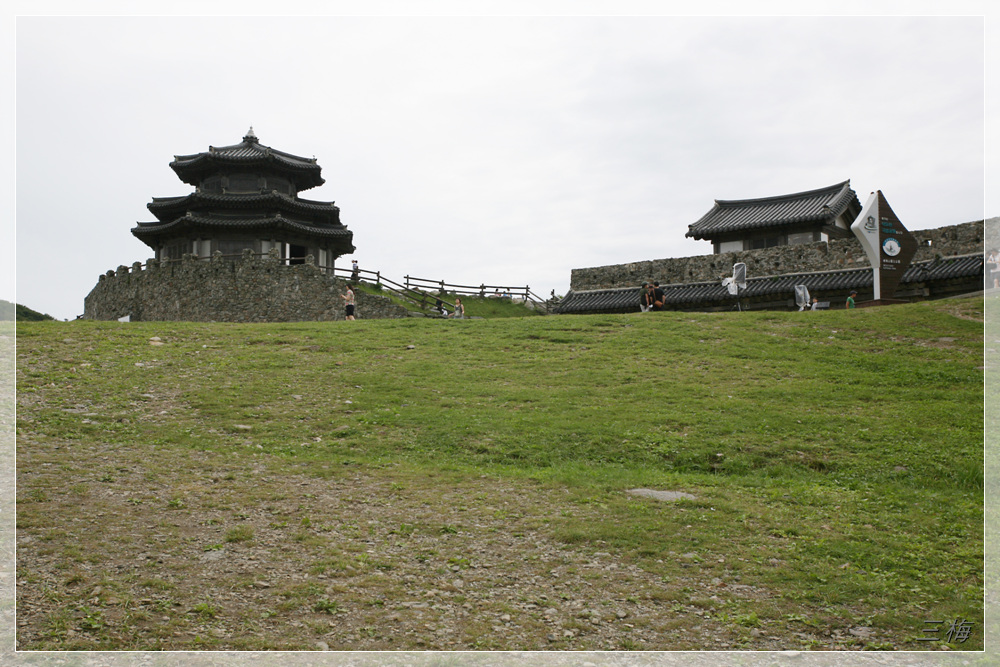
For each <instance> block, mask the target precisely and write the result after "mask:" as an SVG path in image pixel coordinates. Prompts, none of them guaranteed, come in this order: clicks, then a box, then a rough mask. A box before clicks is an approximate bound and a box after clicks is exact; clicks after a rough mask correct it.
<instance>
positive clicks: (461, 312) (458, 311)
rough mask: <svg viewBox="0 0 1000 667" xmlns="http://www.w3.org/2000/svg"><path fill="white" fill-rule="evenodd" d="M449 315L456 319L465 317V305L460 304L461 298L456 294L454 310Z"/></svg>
mask: <svg viewBox="0 0 1000 667" xmlns="http://www.w3.org/2000/svg"><path fill="white" fill-rule="evenodd" d="M451 316H452V317H453V318H454V319H456V320H464V319H465V306H463V305H462V300H461V299H460V298H458V297H457V296H456V297H455V312H454V313H452V314H451Z"/></svg>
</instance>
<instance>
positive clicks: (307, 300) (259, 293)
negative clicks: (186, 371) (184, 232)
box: [83, 253, 408, 322]
mask: <svg viewBox="0 0 1000 667" xmlns="http://www.w3.org/2000/svg"><path fill="white" fill-rule="evenodd" d="M310 259H311V258H308V257H307V258H306V263H305V264H298V265H293V266H286V265H284V264H282V263H281V262H280V261H279V260H278V259H277V258H276V257H271V258H263V259H258V258H254V257H252V256H250V255H249V253H245V254H244V257H243V258H242V259H240V260H237V261H232V260H224V259H221V258H220V257H214V258H212V259H211V260H204V259H202V260H199V259H195V258H193V257H191V256H185V257H184V259H182V260H181V261H180V262H177V261H174V262H158V261H156V260H153V259H150V260H147V262H146V266H145V267H143V265H142V264H140V263H139V262H135V263H134V264H133V265H132V266H131V268H130V267H127V266H119V267H118V270H117V271H108V272H107V273H106V274H104V275H102V276H100V279H99V280H98V282H97V285H96V286H95V287H94V289H93V290H91V292H90V294H88V295H87V297H86V298H85V299H84V315H83V316H84V318H85V319H90V320H117V319H121V318H122V317H125V316H128V317H129V318H130V319H131V320H132V321H154V320H158V321H189V322H302V321H327V320H343V319H344V305H343V304H344V300H343V299H342V298H341V295H342V294H343V293H344V289H345V287H346V283H345V282H344V281H343V280H339V279H336V278H334V277H333V276H331V275H328V274H324V273H323V272H322V271H321V270H320V269H319V267H317V266H315V265H314V264H313V263H312V262H311V261H310ZM355 297H356V299H355V301H356V303H357V314H356V316H357V318H358V319H387V318H401V317H406V316H407V315H408V312H407V310H406V309H405V308H402V307H400V306H398V305H396V304H394V303H392V302H391V301H390V300H389V299H387V298H385V297H380V296H374V295H370V294H365V293H363V292H358V291H356V292H355Z"/></svg>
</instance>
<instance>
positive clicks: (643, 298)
mask: <svg viewBox="0 0 1000 667" xmlns="http://www.w3.org/2000/svg"><path fill="white" fill-rule="evenodd" d="M647 310H649V283H643V284H642V287H640V288H639V312H642V313H645V312H646V311H647Z"/></svg>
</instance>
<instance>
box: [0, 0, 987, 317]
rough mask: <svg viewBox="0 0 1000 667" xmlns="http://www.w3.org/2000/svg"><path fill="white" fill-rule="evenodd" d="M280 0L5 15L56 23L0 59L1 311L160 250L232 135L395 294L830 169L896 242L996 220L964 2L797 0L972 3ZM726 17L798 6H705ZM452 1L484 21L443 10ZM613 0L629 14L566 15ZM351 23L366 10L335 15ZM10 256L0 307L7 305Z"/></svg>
mask: <svg viewBox="0 0 1000 667" xmlns="http://www.w3.org/2000/svg"><path fill="white" fill-rule="evenodd" d="M286 4H287V6H288V7H289V8H298V9H300V10H301V11H300V12H299V13H302V14H307V15H309V16H306V17H283V16H278V17H276V16H267V17H241V16H231V15H227V14H229V13H230V12H228V11H222V10H223V9H228V8H230V7H236V8H237V11H244V12H245V11H247V3H240V4H239V5H235V4H230V3H217V4H212V3H196V4H195V3H180V2H178V3H174V4H172V5H168V6H167V5H165V6H163V7H160V8H159V9H160V10H166V8H167V7H170V9H169V11H170V12H173V13H177V12H180V13H187V14H188V15H185V16H167V15H160V16H110V15H105V16H96V15H92V16H87V15H82V14H94V13H95V12H97V11H104V12H105V13H109V14H114V13H122V12H127V13H131V12H133V11H134V10H135V9H136V7H142V6H144V5H140V4H138V3H105V4H100V3H92V2H91V3H87V2H81V3H77V4H74V5H72V7H74V8H75V12H76V13H77V15H76V16H73V17H62V16H58V15H56V14H57V13H58V11H59V10H65V8H66V7H69V5H66V6H65V7H63V6H60V5H58V4H52V5H51V7H50V6H48V5H44V3H33V4H30V5H29V4H24V5H23V7H22V8H21V13H22V14H26V13H28V12H31V13H37V12H38V11H40V8H39V5H42V6H43V7H45V9H44V10H41V11H44V12H45V13H46V14H51V15H47V16H46V15H36V16H24V15H22V16H20V17H18V18H17V19H16V21H13V22H11V24H9V28H10V30H9V31H8V33H7V35H16V46H15V45H14V44H11V43H10V42H12V41H14V40H5V41H7V42H8V43H5V44H4V45H3V46H2V47H0V48H3V49H6V51H5V53H6V55H7V56H8V58H7V60H8V63H9V64H8V67H7V68H6V70H5V73H6V74H7V75H8V79H7V80H8V82H9V84H10V86H9V87H8V90H11V89H13V90H15V91H16V103H15V102H14V101H13V100H11V101H9V102H7V104H6V105H5V107H7V110H8V112H11V111H16V118H15V121H16V124H15V125H13V126H12V129H13V131H9V132H8V135H7V136H5V137H4V141H5V147H7V148H8V149H9V150H8V151H7V152H6V155H8V156H10V155H14V156H15V157H16V163H14V162H13V161H12V160H10V159H8V160H7V161H6V162H4V168H5V169H6V170H7V172H6V174H7V175H8V176H9V177H8V178H7V179H4V180H5V181H6V182H7V183H8V184H9V183H15V182H16V213H15V212H14V210H13V206H12V205H11V204H12V202H13V198H12V197H7V198H5V200H4V201H5V204H6V205H7V206H8V207H9V210H8V216H6V218H7V219H8V220H11V219H16V253H17V255H16V267H17V268H16V300H17V302H18V303H21V304H24V305H26V306H29V307H31V308H33V309H35V310H38V311H41V312H46V313H49V314H51V315H53V316H54V317H57V318H59V319H64V318H65V319H72V318H73V317H75V316H76V315H78V314H81V313H83V300H84V297H85V296H86V295H87V293H88V292H89V291H90V290H91V289H92V288H93V286H94V285H95V284H96V282H97V279H98V275H99V274H101V273H104V272H105V271H107V270H109V269H114V268H116V267H117V266H118V265H120V264H126V265H130V264H131V263H132V262H135V261H141V262H145V260H146V259H147V258H149V257H152V255H153V252H152V250H151V249H149V248H148V247H147V246H145V245H144V244H143V243H141V242H140V241H138V240H137V239H135V238H134V237H133V236H132V234H131V233H130V229H131V228H132V227H134V226H135V224H136V222H138V221H152V220H154V219H155V218H154V217H153V216H152V214H150V213H149V212H148V211H147V210H146V204H147V203H149V202H150V201H151V200H152V198H153V197H167V196H175V195H183V194H187V193H189V192H191V191H192V189H193V188H192V187H191V186H188V185H186V184H184V183H181V181H180V180H179V179H178V178H177V177H176V175H175V174H174V172H173V170H171V169H170V168H169V166H168V165H169V163H170V162H171V160H172V159H173V156H174V155H183V154H190V153H196V152H201V151H205V150H207V149H208V147H209V145H215V146H223V145H228V144H234V143H238V142H239V141H240V140H241V138H242V137H243V135H244V134H245V133H246V131H247V129H248V128H249V127H250V126H251V125H252V126H253V128H254V131H255V133H256V134H257V136H258V137H259V139H260V141H261V143H262V144H264V145H267V146H271V147H273V148H276V149H279V150H283V151H287V152H291V153H295V154H298V155H303V156H306V157H311V156H315V157H316V158H317V159H318V162H319V164H320V166H321V167H322V168H323V176H324V178H325V179H326V184H324V185H323V186H321V187H319V188H314V189H312V190H308V191H306V192H304V193H302V196H303V197H306V198H308V199H314V200H320V201H330V200H336V202H337V205H338V206H340V208H341V220H342V221H343V222H344V223H345V224H346V225H347V226H348V228H349V229H351V230H352V231H353V232H354V245H355V246H356V247H357V251H356V253H355V255H354V256H353V257H356V258H357V259H358V260H359V262H360V264H361V266H362V268H366V269H372V270H381V271H382V272H383V274H384V275H386V276H387V277H389V278H392V279H395V280H402V278H403V276H404V275H406V274H409V275H413V276H419V277H424V278H432V279H444V280H446V281H448V282H451V283H461V284H477V285H478V284H480V283H486V284H500V285H508V284H509V285H511V286H513V285H525V284H528V285H530V286H531V288H532V290H533V291H534V292H535V293H537V294H539V295H542V296H547V295H548V294H549V291H550V290H553V289H554V290H555V291H556V292H557V293H559V294H563V293H565V292H566V291H567V290H568V288H569V280H570V271H571V270H572V269H574V268H581V267H588V266H598V265H605V264H617V263H622V262H630V261H638V260H647V259H656V258H662V257H675V256H688V255H699V254H707V253H710V252H711V245H710V244H709V243H708V242H705V241H693V240H690V239H686V238H685V237H684V234H685V232H686V231H687V227H688V225H689V224H691V223H693V222H695V221H696V220H697V219H698V218H699V217H701V216H702V215H703V214H704V213H706V212H707V211H708V210H709V209H710V208H711V206H712V203H713V200H714V199H739V198H744V197H766V196H772V195H779V194H785V193H789V192H796V191H800V190H807V189H814V188H819V187H824V186H828V185H831V184H834V183H837V182H840V181H843V180H845V179H851V184H852V187H853V188H854V189H855V191H856V192H857V193H858V196H859V198H860V199H861V200H862V202H864V200H865V198H866V197H867V195H868V193H869V192H871V191H873V190H876V189H881V190H882V192H883V193H884V194H885V196H886V198H887V199H888V201H889V203H890V204H891V205H892V207H893V210H894V211H895V212H896V214H897V215H898V216H899V217H900V219H901V220H902V221H903V223H904V224H905V225H906V226H907V227H908V228H909V229H927V228H931V227H938V226H942V225H948V224H956V223H961V222H968V221H971V220H978V219H982V218H983V217H984V216H985V217H990V216H995V215H998V214H1000V208H998V206H1000V204H998V200H997V199H996V198H995V196H993V195H995V194H996V193H995V191H994V192H991V193H987V192H986V187H985V183H986V177H985V170H986V167H987V165H986V158H985V155H986V151H985V146H986V141H987V137H986V126H987V114H986V111H985V109H986V106H985V102H984V100H985V94H986V90H987V87H986V85H985V70H986V68H985V63H986V62H987V60H989V56H990V55H991V54H987V53H986V46H985V43H986V39H985V37H986V34H987V32H988V31H991V32H990V34H994V32H995V29H993V28H992V25H987V21H986V20H985V19H984V18H983V16H982V15H983V14H984V13H985V12H986V11H987V8H986V5H985V3H983V2H954V3H950V4H948V5H947V6H946V5H945V4H944V3H939V2H925V3H904V4H895V3H878V2H871V3H864V4H852V3H850V2H847V3H844V2H840V3H812V4H809V3H801V5H805V6H807V7H809V11H812V12H816V13H827V14H829V13H830V12H836V13H838V14H852V13H855V12H857V11H865V12H875V13H883V14H884V13H886V12H891V11H895V10H894V9H893V8H905V10H906V11H921V12H923V13H940V12H941V11H946V12H949V13H952V14H967V15H968V16H964V17H963V16H957V15H953V16H927V17H922V18H921V17H914V16H902V15H899V16H882V17H877V16H845V15H841V16H829V15H828V16H799V17H788V16H771V17H766V16H742V17H729V16H701V17H681V16H669V15H662V14H671V13H676V12H677V11H678V10H679V8H682V7H684V5H681V4H676V3H670V2H639V3H635V2H633V3H629V2H618V3H613V4H612V3H604V2H591V3H576V4H567V3H561V2H554V3H530V4H517V3H513V2H504V3H500V4H494V3H480V4H475V3H471V4H470V3H465V4H455V3H430V2H422V3H421V2H418V3H413V4H400V3H391V2H390V3H367V4H364V5H359V3H322V4H314V3H294V2H293V3H286ZM250 6H253V5H252V3H251V5H250ZM274 6H275V5H273V3H272V4H271V5H270V7H271V9H272V10H273V7H274ZM734 6H736V7H740V8H742V11H749V9H750V8H753V10H754V12H753V13H772V14H781V13H784V11H785V9H787V7H789V6H790V5H786V4H784V3H759V2H758V3H743V4H739V5H733V4H731V3H717V4H711V3H705V4H701V5H698V7H699V9H700V10H701V11H706V8H707V9H711V10H712V11H718V12H721V13H725V12H726V11H728V10H729V8H731V7H734ZM795 7H796V8H797V9H796V11H802V9H801V7H800V5H795ZM84 8H87V9H88V10H93V11H84ZM574 8H575V9H574ZM581 8H582V9H581ZM470 9H473V10H476V11H475V13H476V14H479V15H478V16H459V15H454V14H456V13H459V12H462V13H468V12H469V10H470ZM608 10H613V11H614V12H617V13H620V14H630V15H623V16H610V15H604V16H596V15H592V16H569V15H566V13H567V12H569V11H574V12H581V11H584V12H587V13H591V14H596V13H605V14H606V13H607V11H608ZM902 10H903V9H900V11H902ZM358 11H367V12H369V14H376V13H377V14H382V15H379V16H376V15H368V16H348V15H346V14H350V13H357V12H358ZM191 12H197V13H206V12H211V13H214V14H216V16H195V15H192V14H191ZM400 12H411V13H414V14H438V15H424V16H412V15H411V16H393V15H392V14H399V13H400ZM498 12H503V13H505V14H511V13H517V14H521V15H518V16H499V15H497V13H498ZM525 12H532V13H535V14H538V15H533V16H529V15H525ZM331 13H333V14H336V13H339V14H342V15H340V16H333V15H329V14H331ZM449 13H451V14H453V15H450V16H448V15H445V14H449ZM319 14H326V15H319ZM488 14H492V15H488ZM541 14H546V15H544V16H543V15H541ZM654 14H660V15H654ZM15 55H16V70H15V69H14V67H13V66H12V64H13V63H14V62H15V60H14V58H15ZM15 73H16V82H15V79H14V74H15ZM990 75H991V76H994V75H993V74H992V71H991V72H990ZM992 101H993V100H990V102H991V106H990V113H991V119H992V118H993V117H994V116H995V106H993V105H992ZM15 105H16V106H15ZM990 127H991V128H993V127H995V125H994V124H993V123H992V122H991V123H990ZM15 139H16V145H15ZM990 140H991V141H994V142H995V138H992V137H990ZM990 166H995V163H991V165H990ZM14 169H16V171H14V172H13V174H11V171H12V170H14ZM994 180H996V179H995V178H994ZM988 194H989V195H990V196H991V198H990V203H986V197H987V195H988ZM991 206H992V208H990V207H991ZM15 215H16V217H15ZM6 238H9V236H6ZM2 245H3V246H4V249H3V252H4V253H5V254H2V255H0V265H2V266H3V267H4V270H3V271H0V298H5V299H8V300H14V299H15V293H14V288H15V285H14V275H13V271H11V270H10V267H11V266H12V265H13V262H14V257H13V252H12V251H11V247H12V244H10V243H4V244H2ZM351 258H352V257H351V256H345V257H343V258H341V259H340V260H339V261H338V265H340V266H348V265H349V264H350V260H351Z"/></svg>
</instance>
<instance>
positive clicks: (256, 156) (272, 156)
mask: <svg viewBox="0 0 1000 667" xmlns="http://www.w3.org/2000/svg"><path fill="white" fill-rule="evenodd" d="M260 165H268V166H270V167H272V168H276V170H277V171H280V172H282V173H286V174H288V175H289V176H290V177H291V178H292V179H293V180H294V181H295V183H296V185H297V186H298V189H300V190H306V189H308V188H312V187H316V186H317V185H322V184H323V183H324V182H325V181H324V180H323V178H322V176H320V171H321V168H320V166H319V165H318V164H316V158H304V157H300V156H298V155H292V154H291V153H285V152H284V151H279V150H275V149H274V148H271V147H270V146H263V145H261V144H260V143H258V141H257V137H255V136H254V135H253V134H252V133H251V134H248V135H247V136H245V137H243V141H241V142H240V143H238V144H233V145H232V146H209V147H208V152H207V153H194V154H192V155H175V156H174V161H173V162H171V163H170V168H171V169H173V170H174V171H175V172H177V175H178V176H179V177H180V179H181V180H182V181H184V182H185V183H188V184H190V185H197V184H198V181H199V180H200V179H202V178H204V177H205V175H206V174H210V173H212V172H214V171H216V170H217V169H219V167H221V166H225V167H234V166H245V167H254V166H260Z"/></svg>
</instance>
